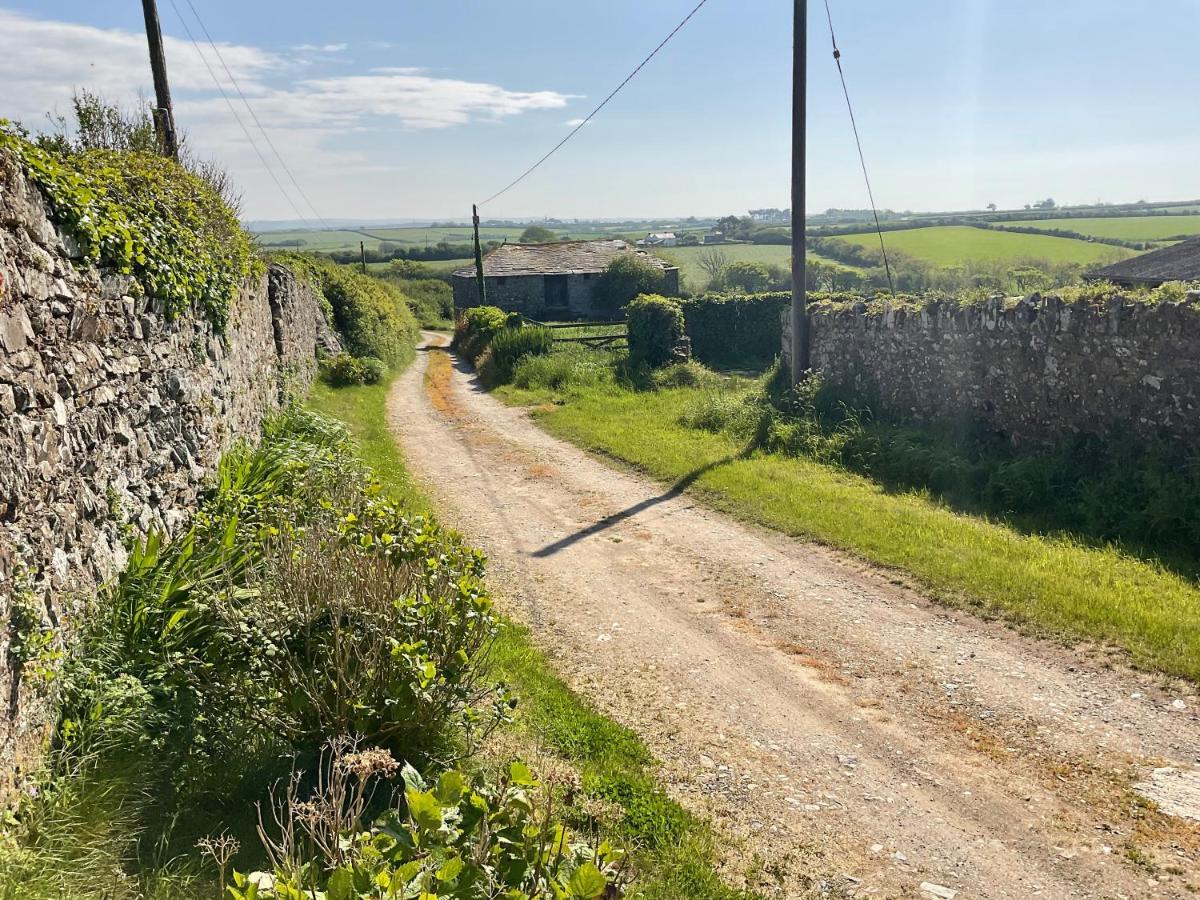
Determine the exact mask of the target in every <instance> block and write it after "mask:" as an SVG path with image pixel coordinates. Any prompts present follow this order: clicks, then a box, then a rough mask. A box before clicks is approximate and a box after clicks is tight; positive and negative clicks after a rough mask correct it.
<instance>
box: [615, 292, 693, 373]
mask: <svg viewBox="0 0 1200 900" xmlns="http://www.w3.org/2000/svg"><path fill="white" fill-rule="evenodd" d="M626 319H627V321H628V323H629V362H630V363H631V364H632V365H634V366H639V365H643V364H644V365H647V366H649V367H650V368H657V367H658V366H662V365H665V364H666V363H668V362H670V360H671V357H672V355H673V353H674V351H675V346H676V344H678V343H679V339H680V338H682V337H683V336H684V321H683V309H682V307H681V306H680V305H679V301H678V300H673V299H668V298H667V297H662V296H659V295H658V294H642V295H641V296H639V297H638V298H637V299H636V300H634V301H633V302H632V303H630V304H629V306H628V307H627V308H626Z"/></svg>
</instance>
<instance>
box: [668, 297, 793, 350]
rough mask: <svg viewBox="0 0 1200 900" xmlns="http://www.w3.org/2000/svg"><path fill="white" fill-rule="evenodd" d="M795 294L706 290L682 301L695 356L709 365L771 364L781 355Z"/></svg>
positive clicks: (686, 325)
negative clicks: (786, 318) (784, 315)
mask: <svg viewBox="0 0 1200 900" xmlns="http://www.w3.org/2000/svg"><path fill="white" fill-rule="evenodd" d="M790 302H791V295H790V294H785V293H771V294H703V295H701V296H698V297H690V298H688V299H686V300H683V301H681V303H682V306H683V316H684V320H685V327H686V330H687V336H688V338H689V339H690V340H691V342H692V356H694V357H695V358H696V359H698V360H700V361H701V362H703V363H705V364H708V365H729V364H736V365H748V366H767V365H770V363H771V361H772V360H773V359H774V358H775V357H776V356H778V355H779V348H780V343H781V341H782V340H783V326H782V319H781V314H782V312H783V310H784V309H785V308H787V306H788V304H789V303H790Z"/></svg>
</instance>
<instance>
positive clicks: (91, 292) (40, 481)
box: [0, 157, 329, 798]
mask: <svg viewBox="0 0 1200 900" xmlns="http://www.w3.org/2000/svg"><path fill="white" fill-rule="evenodd" d="M67 243H68V244H69V243H70V242H69V241H68V242H67ZM319 332H321V333H320V334H319ZM327 332H328V329H327V327H326V326H324V318H323V315H322V312H321V309H320V306H319V304H318V301H317V299H316V298H315V297H314V296H313V293H312V291H311V289H310V288H309V287H308V286H307V284H304V283H302V282H300V281H298V280H297V279H296V278H295V277H294V276H293V275H292V273H291V272H290V271H288V270H287V269H284V268H282V267H279V266H270V267H269V270H268V272H266V273H264V274H263V275H261V276H259V277H256V278H252V279H250V280H249V281H248V282H247V283H246V284H245V285H244V286H243V288H242V290H241V293H240V296H239V297H238V299H237V301H236V303H235V304H234V307H233V310H232V314H231V316H230V321H229V323H228V325H227V327H226V329H225V332H224V333H223V334H219V333H217V332H215V331H214V329H213V327H212V326H211V325H210V324H209V323H208V322H207V321H206V320H205V319H204V318H203V316H202V315H200V314H195V315H193V314H184V315H181V316H179V317H178V318H176V319H175V320H173V321H168V320H167V319H166V318H165V317H164V316H163V315H162V313H161V311H160V309H158V308H157V307H156V305H155V303H154V302H153V301H152V300H150V299H147V298H145V297H143V296H139V293H138V291H137V288H136V286H135V284H134V283H133V281H132V279H130V278H128V277H124V276H120V275H112V274H103V273H101V272H98V271H96V270H95V269H94V268H92V267H90V266H88V265H86V264H83V263H81V262H80V261H79V260H77V259H73V258H72V256H71V253H70V250H69V248H68V246H66V245H65V244H64V240H63V238H62V237H61V236H60V235H59V234H58V232H57V231H56V230H55V228H54V226H53V224H52V223H51V222H50V220H49V219H48V217H47V211H46V208H45V205H44V203H43V200H42V197H41V195H40V194H39V192H38V190H37V189H36V187H35V186H34V185H33V184H32V183H31V182H30V181H29V180H28V179H26V178H25V176H24V175H23V174H22V173H21V172H20V171H19V170H18V169H17V167H16V166H12V165H6V161H5V159H4V158H2V157H0V680H2V686H0V798H2V797H3V796H4V795H5V793H7V789H9V788H11V787H12V786H13V785H14V784H15V783H16V781H17V779H19V778H20V774H21V768H22V767H23V766H25V765H27V764H28V762H29V761H30V760H31V759H33V758H35V757H36V755H37V750H38V746H39V745H40V743H41V741H42V739H43V737H44V733H45V727H46V724H47V722H46V719H47V717H46V712H47V710H48V708H49V700H50V698H49V696H48V695H49V690H48V689H47V687H46V685H45V684H43V683H40V682H38V679H35V678H31V677H23V671H24V672H25V673H27V672H28V671H29V669H30V668H31V667H30V666H27V665H26V666H22V665H21V660H20V658H19V657H20V651H19V649H14V648H19V647H20V644H21V639H22V635H21V633H20V632H21V629H22V628H24V629H28V628H29V627H30V624H31V621H32V622H34V623H35V624H36V620H40V624H41V625H42V626H49V627H50V628H52V629H53V631H54V633H55V635H56V643H58V644H61V642H62V640H63V639H64V638H65V636H66V635H68V634H69V631H70V628H71V623H72V621H73V619H75V618H76V617H77V616H78V614H79V613H80V611H81V609H82V604H83V602H84V601H85V600H86V599H87V598H88V597H89V596H90V595H91V594H92V593H93V592H94V591H95V589H96V587H97V586H98V585H100V584H101V583H103V582H104V581H105V580H107V579H109V578H111V577H112V576H113V575H115V574H117V573H118V572H120V570H121V569H122V568H123V566H124V565H125V562H126V550H125V541H126V539H127V538H128V537H129V536H131V535H144V534H146V533H148V532H149V531H150V530H151V529H161V530H163V531H165V532H167V533H169V534H173V533H176V532H177V531H178V530H179V529H180V527H181V526H182V525H183V524H184V523H185V522H186V521H187V519H188V517H189V514H190V511H191V510H192V509H194V507H195V505H196V501H197V497H198V495H199V493H200V492H201V490H202V487H203V485H204V483H205V479H206V477H207V476H208V475H209V474H210V473H211V472H212V471H213V469H214V467H215V466H216V463H217V461H218V459H219V458H220V455H221V453H222V451H223V450H224V449H225V448H226V447H228V446H229V445H230V443H231V442H233V441H234V440H235V439H237V438H239V437H252V436H254V435H256V434H257V433H258V431H259V428H260V425H261V422H262V419H263V417H264V415H266V414H267V413H269V412H271V411H272V410H275V409H278V408H279V407H280V406H281V404H282V403H284V402H286V399H287V397H288V396H289V395H291V394H293V393H299V392H303V391H305V390H306V389H307V388H308V386H309V384H310V382H311V381H312V379H313V377H314V375H315V373H316V347H317V345H318V342H324V343H326V344H327V343H328V341H329V336H328V333H327ZM35 682H36V683H35Z"/></svg>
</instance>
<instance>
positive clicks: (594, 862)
mask: <svg viewBox="0 0 1200 900" xmlns="http://www.w3.org/2000/svg"><path fill="white" fill-rule="evenodd" d="M333 748H334V749H333V751H332V757H331V758H328V757H327V759H326V760H323V765H322V773H321V778H320V780H319V787H318V790H317V791H316V793H315V794H314V796H313V797H312V799H303V798H302V797H301V796H300V794H299V792H298V791H297V789H296V787H295V785H296V782H297V779H293V780H292V782H291V787H290V788H289V790H288V791H287V793H286V795H285V796H283V797H276V798H275V802H274V803H273V807H274V809H275V810H276V811H277V812H276V815H275V823H274V824H275V826H276V828H277V831H276V832H275V833H272V832H270V831H268V830H267V829H266V828H263V829H260V836H261V839H262V841H263V843H264V847H265V849H266V850H267V856H268V858H269V859H271V860H272V861H273V863H274V867H273V869H272V871H270V872H262V873H254V874H253V875H251V876H246V875H243V874H241V873H236V874H235V875H234V877H233V882H234V884H233V887H232V889H231V896H232V897H233V898H234V900H254V898H255V897H259V896H263V895H262V894H260V893H258V891H257V889H256V886H257V885H261V884H267V885H270V888H271V890H272V893H271V896H275V897H290V898H296V900H301V898H307V897H310V896H312V897H316V896H323V897H326V898H329V900H334V898H336V900H376V898H381V897H385V896H388V897H397V898H399V897H413V898H415V897H418V896H420V897H423V898H424V897H427V898H435V897H447V898H450V897H454V898H461V900H491V898H496V897H511V898H514V900H515V898H518V897H520V898H526V900H598V898H601V897H610V896H619V895H620V888H621V882H622V880H623V878H622V871H623V869H624V865H623V861H624V859H625V851H624V849H623V848H621V847H619V846H616V845H614V844H612V843H611V842H609V841H604V842H602V843H599V844H598V845H597V844H596V843H594V842H593V841H592V840H587V839H585V840H580V839H579V838H578V837H577V836H575V835H573V834H572V833H571V832H570V831H569V830H568V829H567V827H566V826H565V825H563V824H561V823H559V822H557V821H556V820H555V819H554V818H553V816H552V812H555V811H556V806H557V804H559V803H561V801H562V798H561V796H556V793H555V791H554V790H553V789H551V788H548V787H547V786H545V785H543V784H541V783H539V782H538V780H537V779H536V777H535V776H534V773H533V772H532V771H531V770H530V769H529V768H528V767H527V766H526V765H524V764H523V763H521V762H514V763H512V764H511V765H509V766H508V768H507V770H506V771H505V772H503V773H502V774H501V775H499V777H497V778H495V779H487V778H484V777H482V776H476V777H474V778H470V777H469V776H468V775H466V774H465V773H463V772H461V771H458V770H448V771H444V772H442V773H441V774H440V775H439V776H438V777H437V778H436V779H431V780H429V781H426V780H425V779H423V778H422V777H421V775H420V774H418V772H417V771H416V770H415V769H413V768H412V767H411V766H405V767H404V768H403V771H402V772H401V777H402V779H403V789H402V791H398V792H397V793H400V794H401V795H402V797H403V803H401V802H398V799H397V800H391V799H390V798H389V800H388V801H387V802H386V805H387V807H388V809H387V811H386V812H385V813H384V814H383V815H382V816H381V817H380V818H379V819H378V820H377V821H376V822H374V823H371V822H370V821H369V819H368V812H369V809H370V807H371V803H370V802H369V800H370V798H371V797H372V795H373V794H374V792H375V791H376V790H377V789H379V788H380V787H381V786H384V785H386V781H387V780H388V779H390V778H392V777H393V775H394V772H395V770H396V769H398V768H399V765H398V764H397V763H396V761H395V760H394V759H393V758H392V757H391V756H390V755H388V754H386V753H382V752H380V751H379V750H376V749H373V748H372V749H367V750H359V749H358V747H357V745H356V744H355V743H354V742H352V741H349V740H348V739H340V740H335V741H334V742H333ZM389 793H390V791H389ZM381 887H382V888H383V890H381Z"/></svg>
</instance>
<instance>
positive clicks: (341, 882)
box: [325, 867, 355, 900]
mask: <svg viewBox="0 0 1200 900" xmlns="http://www.w3.org/2000/svg"><path fill="white" fill-rule="evenodd" d="M354 894H355V890H354V873H353V872H352V871H350V870H349V869H347V868H345V867H342V868H340V869H334V871H333V874H332V875H330V876H329V883H328V885H327V886H326V888H325V900H354Z"/></svg>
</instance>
